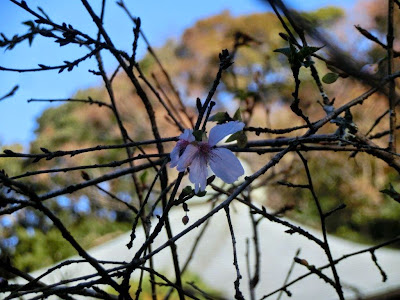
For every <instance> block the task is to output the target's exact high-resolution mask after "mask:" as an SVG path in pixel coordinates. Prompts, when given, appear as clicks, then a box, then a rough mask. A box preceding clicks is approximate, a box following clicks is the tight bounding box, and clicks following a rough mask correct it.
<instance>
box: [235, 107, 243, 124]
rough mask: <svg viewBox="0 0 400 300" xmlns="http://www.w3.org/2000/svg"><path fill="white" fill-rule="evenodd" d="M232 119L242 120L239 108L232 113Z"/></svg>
mask: <svg viewBox="0 0 400 300" xmlns="http://www.w3.org/2000/svg"><path fill="white" fill-rule="evenodd" d="M233 119H234V120H235V121H242V115H241V114H240V108H238V109H237V110H236V111H235V114H234V115H233Z"/></svg>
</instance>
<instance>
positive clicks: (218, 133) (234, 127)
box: [208, 121, 244, 146]
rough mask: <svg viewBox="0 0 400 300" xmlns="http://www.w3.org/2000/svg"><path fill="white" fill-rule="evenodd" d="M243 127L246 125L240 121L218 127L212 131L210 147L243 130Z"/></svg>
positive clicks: (209, 139) (209, 141) (209, 140)
mask: <svg viewBox="0 0 400 300" xmlns="http://www.w3.org/2000/svg"><path fill="white" fill-rule="evenodd" d="M243 127H244V123H243V122H239V121H231V122H228V123H225V124H221V125H216V126H214V127H213V128H211V130H210V136H209V138H208V143H209V144H210V146H215V145H216V144H217V143H218V142H219V141H221V140H222V139H223V138H224V137H226V136H227V135H230V134H233V133H235V132H238V131H240V130H242V129H243Z"/></svg>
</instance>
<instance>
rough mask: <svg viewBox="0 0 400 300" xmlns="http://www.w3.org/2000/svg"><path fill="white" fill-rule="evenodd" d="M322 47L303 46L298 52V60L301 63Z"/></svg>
mask: <svg viewBox="0 0 400 300" xmlns="http://www.w3.org/2000/svg"><path fill="white" fill-rule="evenodd" d="M321 48H322V47H311V46H305V47H303V48H301V49H300V51H299V52H298V56H299V59H300V60H301V61H303V60H304V59H305V58H306V57H307V56H310V55H311V54H313V53H315V52H317V51H318V50H319V49H321Z"/></svg>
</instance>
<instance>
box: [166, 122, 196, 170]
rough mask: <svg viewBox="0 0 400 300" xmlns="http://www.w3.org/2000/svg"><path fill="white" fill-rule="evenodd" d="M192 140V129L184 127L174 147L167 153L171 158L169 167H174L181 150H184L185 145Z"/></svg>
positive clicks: (193, 139) (193, 138)
mask: <svg viewBox="0 0 400 300" xmlns="http://www.w3.org/2000/svg"><path fill="white" fill-rule="evenodd" d="M194 141H195V137H194V136H193V130H191V129H185V131H184V132H183V133H182V134H181V135H180V136H179V141H178V142H177V143H176V145H175V147H174V149H172V151H171V153H170V154H169V156H170V158H171V164H170V168H174V167H176V165H177V164H178V160H179V157H180V156H181V155H182V153H183V151H185V149H186V147H187V145H189V144H190V143H191V142H194Z"/></svg>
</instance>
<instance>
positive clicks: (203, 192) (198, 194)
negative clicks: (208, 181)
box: [196, 191, 207, 197]
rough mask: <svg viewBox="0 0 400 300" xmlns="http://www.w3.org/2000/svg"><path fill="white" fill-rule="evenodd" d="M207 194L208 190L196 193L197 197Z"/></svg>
mask: <svg viewBox="0 0 400 300" xmlns="http://www.w3.org/2000/svg"><path fill="white" fill-rule="evenodd" d="M206 194H207V192H206V191H200V192H198V193H197V194H196V196H197V197H204V196H205V195H206Z"/></svg>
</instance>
